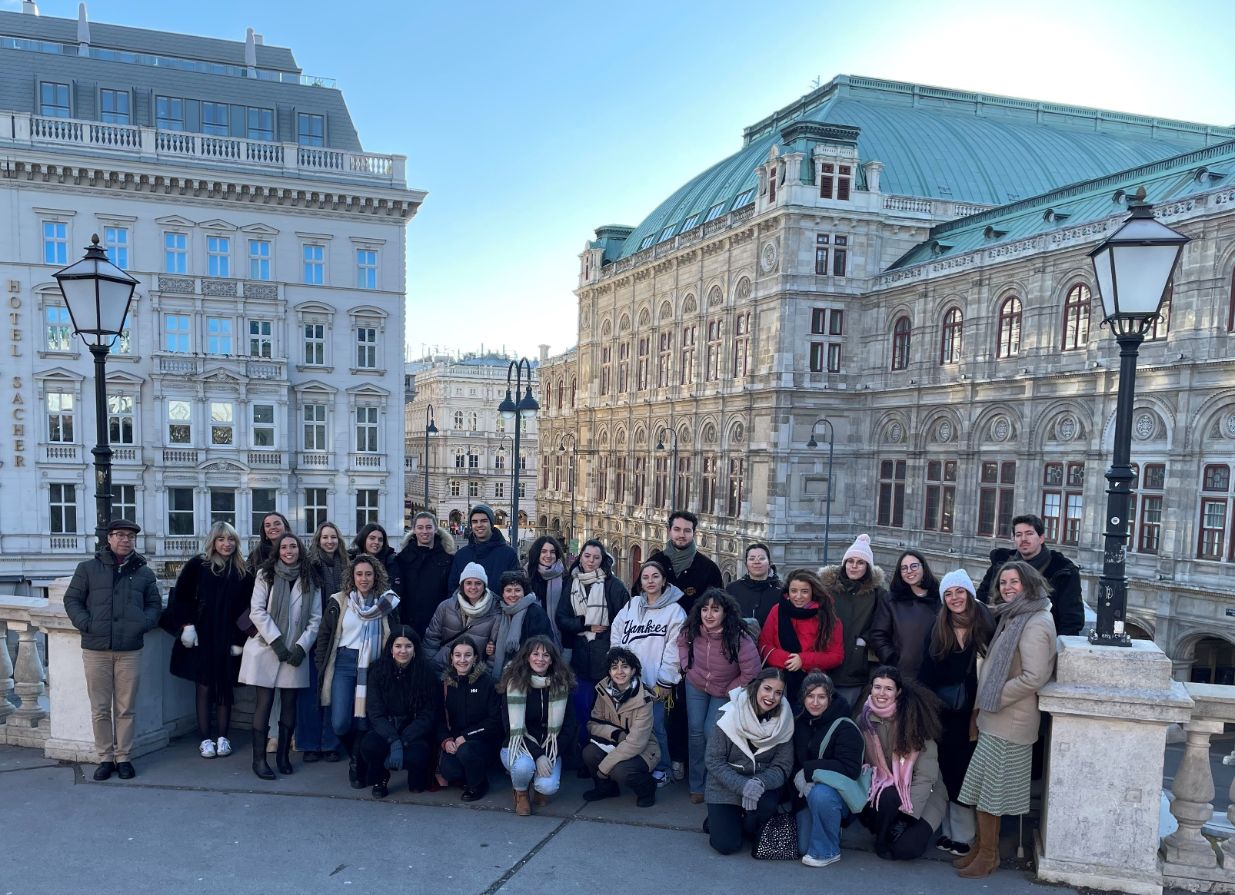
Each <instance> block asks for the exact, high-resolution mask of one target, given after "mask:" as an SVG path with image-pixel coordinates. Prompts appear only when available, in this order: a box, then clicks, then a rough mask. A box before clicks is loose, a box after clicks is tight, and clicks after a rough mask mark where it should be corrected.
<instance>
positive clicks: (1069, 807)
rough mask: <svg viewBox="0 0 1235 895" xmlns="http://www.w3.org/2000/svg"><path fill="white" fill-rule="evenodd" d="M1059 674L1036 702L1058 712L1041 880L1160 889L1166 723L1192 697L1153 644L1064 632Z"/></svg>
mask: <svg viewBox="0 0 1235 895" xmlns="http://www.w3.org/2000/svg"><path fill="white" fill-rule="evenodd" d="M1058 644H1059V659H1058V664H1057V666H1056V676H1055V680H1054V681H1052V682H1051V683H1050V684H1047V685H1046V686H1045V687H1043V688H1042V691H1041V693H1040V694H1039V705H1040V706H1041V708H1042V710H1043V711H1047V712H1050V713H1051V715H1052V718H1053V720H1052V733H1051V741H1050V743H1049V744H1048V757H1047V783H1046V788H1045V791H1044V793H1043V798H1042V829H1041V831H1040V832H1039V838H1038V842H1037V871H1038V878H1039V879H1041V880H1044V881H1047V882H1054V883H1063V884H1065V885H1069V886H1078V887H1082V886H1083V887H1085V888H1092V889H1102V890H1113V891H1118V892H1129V893H1132V895H1161V893H1162V871H1161V868H1160V867H1159V864H1158V822H1159V806H1160V802H1161V792H1162V767H1163V754H1164V750H1165V748H1166V729H1167V726H1168V725H1170V724H1172V723H1174V724H1183V723H1186V722H1187V721H1188V720H1189V717H1190V713H1191V709H1192V705H1193V703H1192V699H1191V698H1190V697H1189V696H1188V693H1187V690H1186V689H1185V688H1184V685H1183V684H1181V683H1179V682H1178V681H1173V680H1172V679H1171V661H1170V659H1168V658H1167V657H1166V656H1165V655H1164V654H1163V652H1162V650H1161V649H1159V648H1158V647H1157V646H1156V645H1155V644H1154V643H1152V642H1150V641H1146V640H1135V641H1133V643H1132V646H1130V647H1127V648H1120V647H1107V646H1093V645H1091V644H1090V643H1089V642H1088V641H1087V640H1086V639H1085V638H1083V637H1060V638H1059V640H1058Z"/></svg>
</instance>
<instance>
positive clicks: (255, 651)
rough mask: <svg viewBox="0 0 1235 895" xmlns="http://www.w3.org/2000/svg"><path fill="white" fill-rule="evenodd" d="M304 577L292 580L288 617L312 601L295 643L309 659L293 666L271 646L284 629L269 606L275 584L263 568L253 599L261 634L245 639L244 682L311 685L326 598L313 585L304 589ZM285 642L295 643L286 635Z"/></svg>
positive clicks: (253, 612)
mask: <svg viewBox="0 0 1235 895" xmlns="http://www.w3.org/2000/svg"><path fill="white" fill-rule="evenodd" d="M301 580H302V579H299V578H298V579H296V581H294V582H292V589H291V606H290V607H289V610H288V617H289V618H298V617H299V614H300V606H301V601H302V600H309V601H311V603H312V608H311V610H310V614H309V623H308V625H306V626H305V629H304V633H303V634H301V635H300V637H299V638H297V640H296V644H295V645H299V646H300V648H301V649H303V650H304V651H305V660H304V661H303V662H301V663H300V665H299V666H298V667H295V668H293V667H292V666H291V665H288V664H287V663H286V662H280V661H279V657H278V656H276V655H275V654H274V650H272V649H271V648H270V644H271V643H273V642H274V641H275V639H276V638H279V637H282V636H283V632H282V631H280V630H279V628H278V626H277V625H275V623H274V619H273V618H271V616H270V612H269V610H268V608H267V605H268V603H269V601H270V591H271V588H272V586H273V585H272V583H271V582H269V581H267V580H266V576H265V575H263V574H261V573H260V572H259V573H258V575H257V580H256V581H255V582H254V584H253V597H252V599H250V601H249V619H250V620H251V621H252V622H253V625H254V627H256V628H257V636H256V637H250V638H249V639H248V640H246V641H245V644H244V654H243V655H241V657H240V683H242V684H253V685H254V686H257V687H280V688H282V689H286V690H302V689H304V688H305V687H307V686H309V663H310V662H312V661H313V658H312V653H313V646H314V643H315V642H316V640H317V631H318V629H319V628H320V627H321V623H322V599H321V596H320V595H319V594H318V593H317V591H315V590H313V589H312V588H310V589H309V592H308V593H304V592H303V591H302V590H301ZM284 644H285V645H286V646H287V648H288V649H291V648H292V646H293V645H294V644H291V643H287V641H286V639H285V640H284Z"/></svg>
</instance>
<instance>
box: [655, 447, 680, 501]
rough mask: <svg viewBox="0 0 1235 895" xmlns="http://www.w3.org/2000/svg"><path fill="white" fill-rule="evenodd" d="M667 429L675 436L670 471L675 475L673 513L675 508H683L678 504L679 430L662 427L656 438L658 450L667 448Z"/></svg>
mask: <svg viewBox="0 0 1235 895" xmlns="http://www.w3.org/2000/svg"><path fill="white" fill-rule="evenodd" d="M666 431H668V432H669V433H670V434H671V435H672V436H673V468H672V469H671V470H670V472H669V474H670V475H671V476H672V477H673V484H672V486H671V487H672V489H673V490H672V494H673V497H672V499H671V503H672V506H670V507H669V512H671V513H672V512H673V511H674V510H680V509H682V507H680V506H678V432H677V429H668V430H666V429H661V430H660V435H659V436H658V437H657V439H656V450H658V451H663V450H664V449H665V432H666Z"/></svg>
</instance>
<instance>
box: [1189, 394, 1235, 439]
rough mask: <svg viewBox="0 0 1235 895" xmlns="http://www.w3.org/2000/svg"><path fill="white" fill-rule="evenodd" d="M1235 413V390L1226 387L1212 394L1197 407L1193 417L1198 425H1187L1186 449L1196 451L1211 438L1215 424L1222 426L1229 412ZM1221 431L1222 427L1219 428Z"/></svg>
mask: <svg viewBox="0 0 1235 895" xmlns="http://www.w3.org/2000/svg"><path fill="white" fill-rule="evenodd" d="M1233 413H1235V391H1233V390H1231V389H1226V390H1224V391H1220V392H1217V393H1216V394H1214V395H1211V396H1210V397H1209V398H1207V399H1206V400H1205V401H1203V402H1201V406H1200V407H1199V408H1197V411H1196V413H1195V414H1194V415H1193V419H1194V420H1195V421H1196V425H1194V426H1187V427H1185V428H1186V433H1187V434H1186V438H1185V440H1184V446H1183V447H1184V451H1185V452H1186V453H1195V452H1197V451H1199V450H1201V449H1202V447H1203V445H1204V443H1205V442H1206V441H1207V440H1209V439H1210V437H1211V433H1212V432H1213V429H1214V426H1219V427H1221V426H1222V425H1223V421H1224V420H1225V419H1226V417H1227V416H1228V415H1229V414H1233ZM1219 431H1221V429H1220V430H1219Z"/></svg>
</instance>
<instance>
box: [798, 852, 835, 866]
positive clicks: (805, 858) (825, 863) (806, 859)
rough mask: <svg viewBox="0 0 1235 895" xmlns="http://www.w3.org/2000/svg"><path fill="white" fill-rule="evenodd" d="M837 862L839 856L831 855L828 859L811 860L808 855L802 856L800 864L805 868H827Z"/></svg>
mask: <svg viewBox="0 0 1235 895" xmlns="http://www.w3.org/2000/svg"><path fill="white" fill-rule="evenodd" d="M839 860H840V855H832V857H830V858H812V857H811V856H810V855H802V863H803V864H805V865H806V866H807V867H827V866H829V865H831V864H835V863H836V862H837V861H839Z"/></svg>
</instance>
